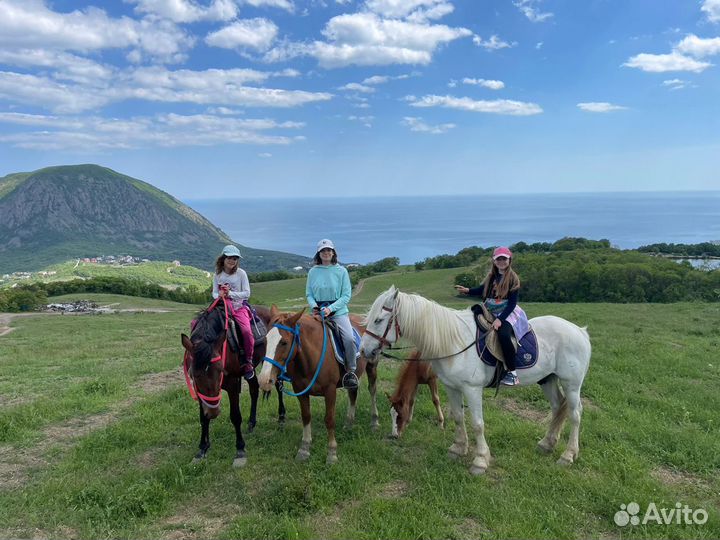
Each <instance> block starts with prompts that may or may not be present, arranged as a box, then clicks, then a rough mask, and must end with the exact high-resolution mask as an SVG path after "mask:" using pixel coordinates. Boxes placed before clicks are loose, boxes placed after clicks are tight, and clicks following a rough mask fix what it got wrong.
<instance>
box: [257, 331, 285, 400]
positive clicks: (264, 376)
mask: <svg viewBox="0 0 720 540" xmlns="http://www.w3.org/2000/svg"><path fill="white" fill-rule="evenodd" d="M278 343H280V331H279V330H278V329H277V328H271V329H270V331H269V332H268V333H267V336H266V344H267V347H266V350H265V356H267V357H268V358H272V359H273V360H275V351H276V350H277V346H278ZM274 367H275V366H273V365H272V364H271V363H270V362H263V367H262V370H261V371H260V376H259V377H258V383H259V384H260V388H261V389H262V390H264V391H268V390H272V387H273V384H275V381H273V380H271V378H272V371H273V368H274ZM276 369H277V368H276Z"/></svg>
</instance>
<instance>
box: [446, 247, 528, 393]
mask: <svg viewBox="0 0 720 540" xmlns="http://www.w3.org/2000/svg"><path fill="white" fill-rule="evenodd" d="M511 264H512V252H511V251H510V250H509V249H508V248H506V247H504V246H503V247H499V248H497V249H495V251H493V255H492V266H491V267H490V271H489V272H488V273H487V275H486V276H485V280H484V281H483V284H482V285H481V286H480V287H474V288H472V289H469V288H467V287H463V286H462V285H455V288H456V289H457V290H458V292H460V293H462V294H468V295H471V296H480V297H482V299H483V303H484V304H485V307H486V308H488V310H489V311H490V313H492V314H493V315H495V320H494V321H493V328H494V329H495V330H497V333H498V337H499V338H500V346H501V347H502V351H503V356H504V357H505V367H506V368H507V370H508V372H507V373H506V374H505V376H504V377H503V378H502V380H501V381H500V383H501V384H503V385H505V386H515V385H517V384H520V381H519V380H518V376H517V371H516V369H515V348H514V347H513V344H512V335H513V332H514V333H515V337H516V338H517V339H518V341H519V340H520V339H521V338H522V337H523V336H524V335H525V334H526V333H527V332H528V330H529V329H530V326H529V325H528V319H527V315H526V314H525V312H524V311H523V309H522V308H521V307H520V306H518V303H517V302H518V293H519V291H520V278H519V277H518V275H517V274H516V273H515V271H514V270H513V269H512V268H511Z"/></svg>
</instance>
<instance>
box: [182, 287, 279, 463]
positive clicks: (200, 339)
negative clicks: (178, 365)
mask: <svg viewBox="0 0 720 540" xmlns="http://www.w3.org/2000/svg"><path fill="white" fill-rule="evenodd" d="M228 302H229V300H228ZM254 309H255V311H256V312H257V314H258V316H259V317H260V318H261V319H262V321H263V322H264V323H265V325H266V326H267V325H268V324H269V322H270V310H269V309H268V308H266V307H264V306H254ZM228 313H229V310H227V309H226V308H225V305H224V303H223V301H221V300H218V301H217V302H214V303H213V304H212V305H211V306H210V307H209V308H208V309H206V310H203V311H201V312H200V313H199V314H198V316H197V322H196V324H195V327H194V329H193V331H192V332H191V335H190V337H188V336H186V335H185V334H181V341H182V345H183V347H184V348H185V351H186V352H185V359H184V362H183V366H184V370H185V377H186V381H187V383H188V388H189V389H190V394H191V395H192V396H193V398H195V399H196V400H197V401H198V403H199V408H200V428H201V430H200V445H199V450H198V453H197V454H196V455H195V458H194V459H195V461H198V460H201V459H203V458H205V457H206V456H207V453H208V450H209V449H210V421H211V420H212V419H214V418H217V417H218V416H219V415H220V401H221V398H222V391H223V390H225V392H226V393H227V395H228V399H229V400H230V421H231V422H232V424H233V426H234V428H235V449H236V454H235V458H234V460H233V466H234V467H243V466H244V465H245V464H246V463H247V453H246V452H245V441H244V439H243V436H242V414H241V412H240V391H241V390H242V378H243V376H242V372H241V364H240V360H239V357H238V353H237V352H236V351H233V350H232V348H231V347H229V346H228V342H227V339H228V333H227V324H228ZM230 317H232V315H230ZM238 335H239V332H238ZM265 349H266V344H265V341H262V342H260V343H258V342H256V343H255V349H254V350H253V365H254V366H256V367H257V365H258V364H259V363H260V362H261V361H262V359H263V358H264V357H265ZM248 387H249V389H250V418H249V419H248V426H247V427H248V432H250V433H252V431H253V429H254V428H255V425H256V416H257V401H258V396H259V394H260V392H259V389H260V386H259V384H258V381H257V377H253V378H252V379H250V380H249V381H248ZM277 388H278V421H279V422H280V423H281V424H282V423H284V422H285V404H284V401H283V395H282V392H280V387H279V385H278V387H277Z"/></svg>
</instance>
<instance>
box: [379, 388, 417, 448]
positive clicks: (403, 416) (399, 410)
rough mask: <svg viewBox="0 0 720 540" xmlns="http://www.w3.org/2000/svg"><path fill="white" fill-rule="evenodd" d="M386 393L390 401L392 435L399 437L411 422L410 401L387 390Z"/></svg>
mask: <svg viewBox="0 0 720 540" xmlns="http://www.w3.org/2000/svg"><path fill="white" fill-rule="evenodd" d="M385 395H386V396H387V398H388V401H390V421H391V422H390V425H391V426H392V431H391V433H390V436H391V437H393V438H395V439H397V438H399V437H400V435H402V434H403V431H405V428H406V427H407V425H408V423H409V422H410V414H411V411H410V402H409V400H408V399H406V398H405V397H403V396H391V395H390V394H388V393H387V392H385Z"/></svg>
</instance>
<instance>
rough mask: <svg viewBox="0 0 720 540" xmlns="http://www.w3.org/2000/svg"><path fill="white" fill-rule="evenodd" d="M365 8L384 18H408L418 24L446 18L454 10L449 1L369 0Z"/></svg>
mask: <svg viewBox="0 0 720 540" xmlns="http://www.w3.org/2000/svg"><path fill="white" fill-rule="evenodd" d="M365 6H366V7H367V9H368V10H370V11H372V12H373V13H377V14H378V15H380V16H382V17H387V18H390V19H404V18H406V17H407V18H410V19H414V20H416V21H417V22H419V21H421V20H427V19H438V18H440V17H444V16H445V15H447V14H448V13H452V11H453V9H454V8H453V6H452V4H451V3H450V2H448V1H447V0H368V1H367V2H366V3H365Z"/></svg>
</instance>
